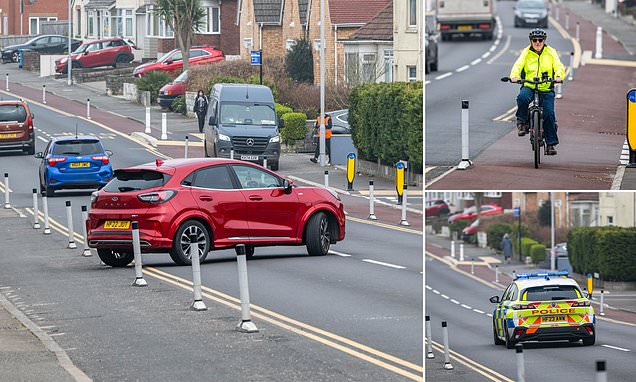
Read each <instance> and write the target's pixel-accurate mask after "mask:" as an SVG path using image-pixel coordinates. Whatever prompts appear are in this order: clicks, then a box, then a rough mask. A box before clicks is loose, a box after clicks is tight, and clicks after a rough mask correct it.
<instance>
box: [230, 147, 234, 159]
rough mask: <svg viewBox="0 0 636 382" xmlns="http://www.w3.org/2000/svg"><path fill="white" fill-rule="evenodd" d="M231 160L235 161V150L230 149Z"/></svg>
mask: <svg viewBox="0 0 636 382" xmlns="http://www.w3.org/2000/svg"><path fill="white" fill-rule="evenodd" d="M230 159H234V149H230Z"/></svg>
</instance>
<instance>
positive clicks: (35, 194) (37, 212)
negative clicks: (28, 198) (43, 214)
mask: <svg viewBox="0 0 636 382" xmlns="http://www.w3.org/2000/svg"><path fill="white" fill-rule="evenodd" d="M33 229H40V210H39V208H38V190H37V188H34V189H33Z"/></svg>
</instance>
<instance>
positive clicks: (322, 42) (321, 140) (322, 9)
mask: <svg viewBox="0 0 636 382" xmlns="http://www.w3.org/2000/svg"><path fill="white" fill-rule="evenodd" d="M320 121H321V122H320V138H319V142H318V143H319V144H320V150H319V153H320V167H325V165H326V162H327V160H326V158H325V156H326V155H325V152H326V143H327V141H326V139H325V134H326V126H325V0H320Z"/></svg>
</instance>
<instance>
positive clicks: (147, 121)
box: [144, 106, 152, 134]
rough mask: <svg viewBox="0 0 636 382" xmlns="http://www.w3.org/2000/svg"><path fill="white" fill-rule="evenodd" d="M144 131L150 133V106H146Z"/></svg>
mask: <svg viewBox="0 0 636 382" xmlns="http://www.w3.org/2000/svg"><path fill="white" fill-rule="evenodd" d="M144 133H146V134H150V133H152V130H151V129H150V108H149V107H147V106H146V130H144Z"/></svg>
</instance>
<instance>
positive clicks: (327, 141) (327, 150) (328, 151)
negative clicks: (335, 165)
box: [314, 137, 331, 162]
mask: <svg viewBox="0 0 636 382" xmlns="http://www.w3.org/2000/svg"><path fill="white" fill-rule="evenodd" d="M325 154H327V158H329V159H328V160H329V162H331V138H329V139H325ZM319 156H320V137H318V139H317V141H316V152H315V153H314V158H316V159H318V157H319Z"/></svg>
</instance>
